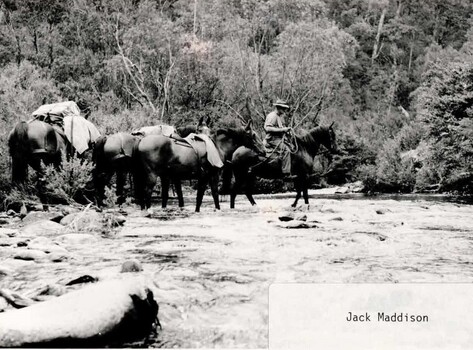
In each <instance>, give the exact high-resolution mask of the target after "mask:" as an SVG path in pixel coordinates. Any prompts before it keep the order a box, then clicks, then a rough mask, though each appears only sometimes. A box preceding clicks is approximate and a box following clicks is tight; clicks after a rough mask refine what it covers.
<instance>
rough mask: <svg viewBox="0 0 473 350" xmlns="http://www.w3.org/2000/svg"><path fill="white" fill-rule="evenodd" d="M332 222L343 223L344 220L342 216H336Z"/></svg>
mask: <svg viewBox="0 0 473 350" xmlns="http://www.w3.org/2000/svg"><path fill="white" fill-rule="evenodd" d="M330 221H343V218H342V217H340V216H336V217H334V218H331V219H330Z"/></svg>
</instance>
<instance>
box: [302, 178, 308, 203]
mask: <svg viewBox="0 0 473 350" xmlns="http://www.w3.org/2000/svg"><path fill="white" fill-rule="evenodd" d="M308 189H309V181H308V179H307V177H304V178H303V179H302V195H303V196H304V203H305V204H307V205H309V192H308Z"/></svg>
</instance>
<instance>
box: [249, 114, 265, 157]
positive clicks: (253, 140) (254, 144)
mask: <svg viewBox="0 0 473 350" xmlns="http://www.w3.org/2000/svg"><path fill="white" fill-rule="evenodd" d="M244 129H245V133H246V135H247V136H248V137H249V138H248V139H247V141H246V143H247V144H248V145H244V146H245V147H247V148H250V149H253V150H255V151H256V152H257V153H264V145H263V140H262V139H261V137H260V135H259V134H258V133H257V132H256V131H255V130H254V129H253V120H252V119H250V120H249V121H248V123H246V125H245V128H244Z"/></svg>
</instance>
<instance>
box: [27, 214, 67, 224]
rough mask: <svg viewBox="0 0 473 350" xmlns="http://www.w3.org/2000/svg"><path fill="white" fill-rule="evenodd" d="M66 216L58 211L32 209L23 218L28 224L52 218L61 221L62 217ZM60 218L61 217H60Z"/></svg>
mask: <svg viewBox="0 0 473 350" xmlns="http://www.w3.org/2000/svg"><path fill="white" fill-rule="evenodd" d="M63 217H64V214H62V213H61V212H56V211H50V212H49V211H32V212H29V213H28V214H26V216H25V217H24V218H23V219H22V220H21V222H22V223H23V224H24V225H28V224H31V223H34V222H38V221H43V220H51V221H55V222H59V221H60V220H61V218H63ZM58 218H59V219H58Z"/></svg>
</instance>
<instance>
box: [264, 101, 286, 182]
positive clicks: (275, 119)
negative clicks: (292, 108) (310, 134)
mask: <svg viewBox="0 0 473 350" xmlns="http://www.w3.org/2000/svg"><path fill="white" fill-rule="evenodd" d="M273 105H274V106H275V107H276V109H275V110H274V111H272V112H271V113H269V114H268V116H267V117H266V121H265V122H264V130H265V131H266V137H265V139H264V142H263V144H264V147H265V148H266V154H267V155H268V157H271V156H274V155H277V156H278V158H280V159H281V162H282V165H281V167H282V169H281V170H282V174H283V178H284V179H285V180H290V179H292V176H291V157H290V153H289V147H288V146H287V145H286V143H285V142H284V135H285V134H286V133H287V132H289V131H291V130H292V129H291V128H290V127H285V126H284V117H285V116H286V114H287V112H288V111H289V105H288V104H287V102H286V101H284V100H281V99H278V100H277V101H276V102H275V103H274V104H273Z"/></svg>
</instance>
